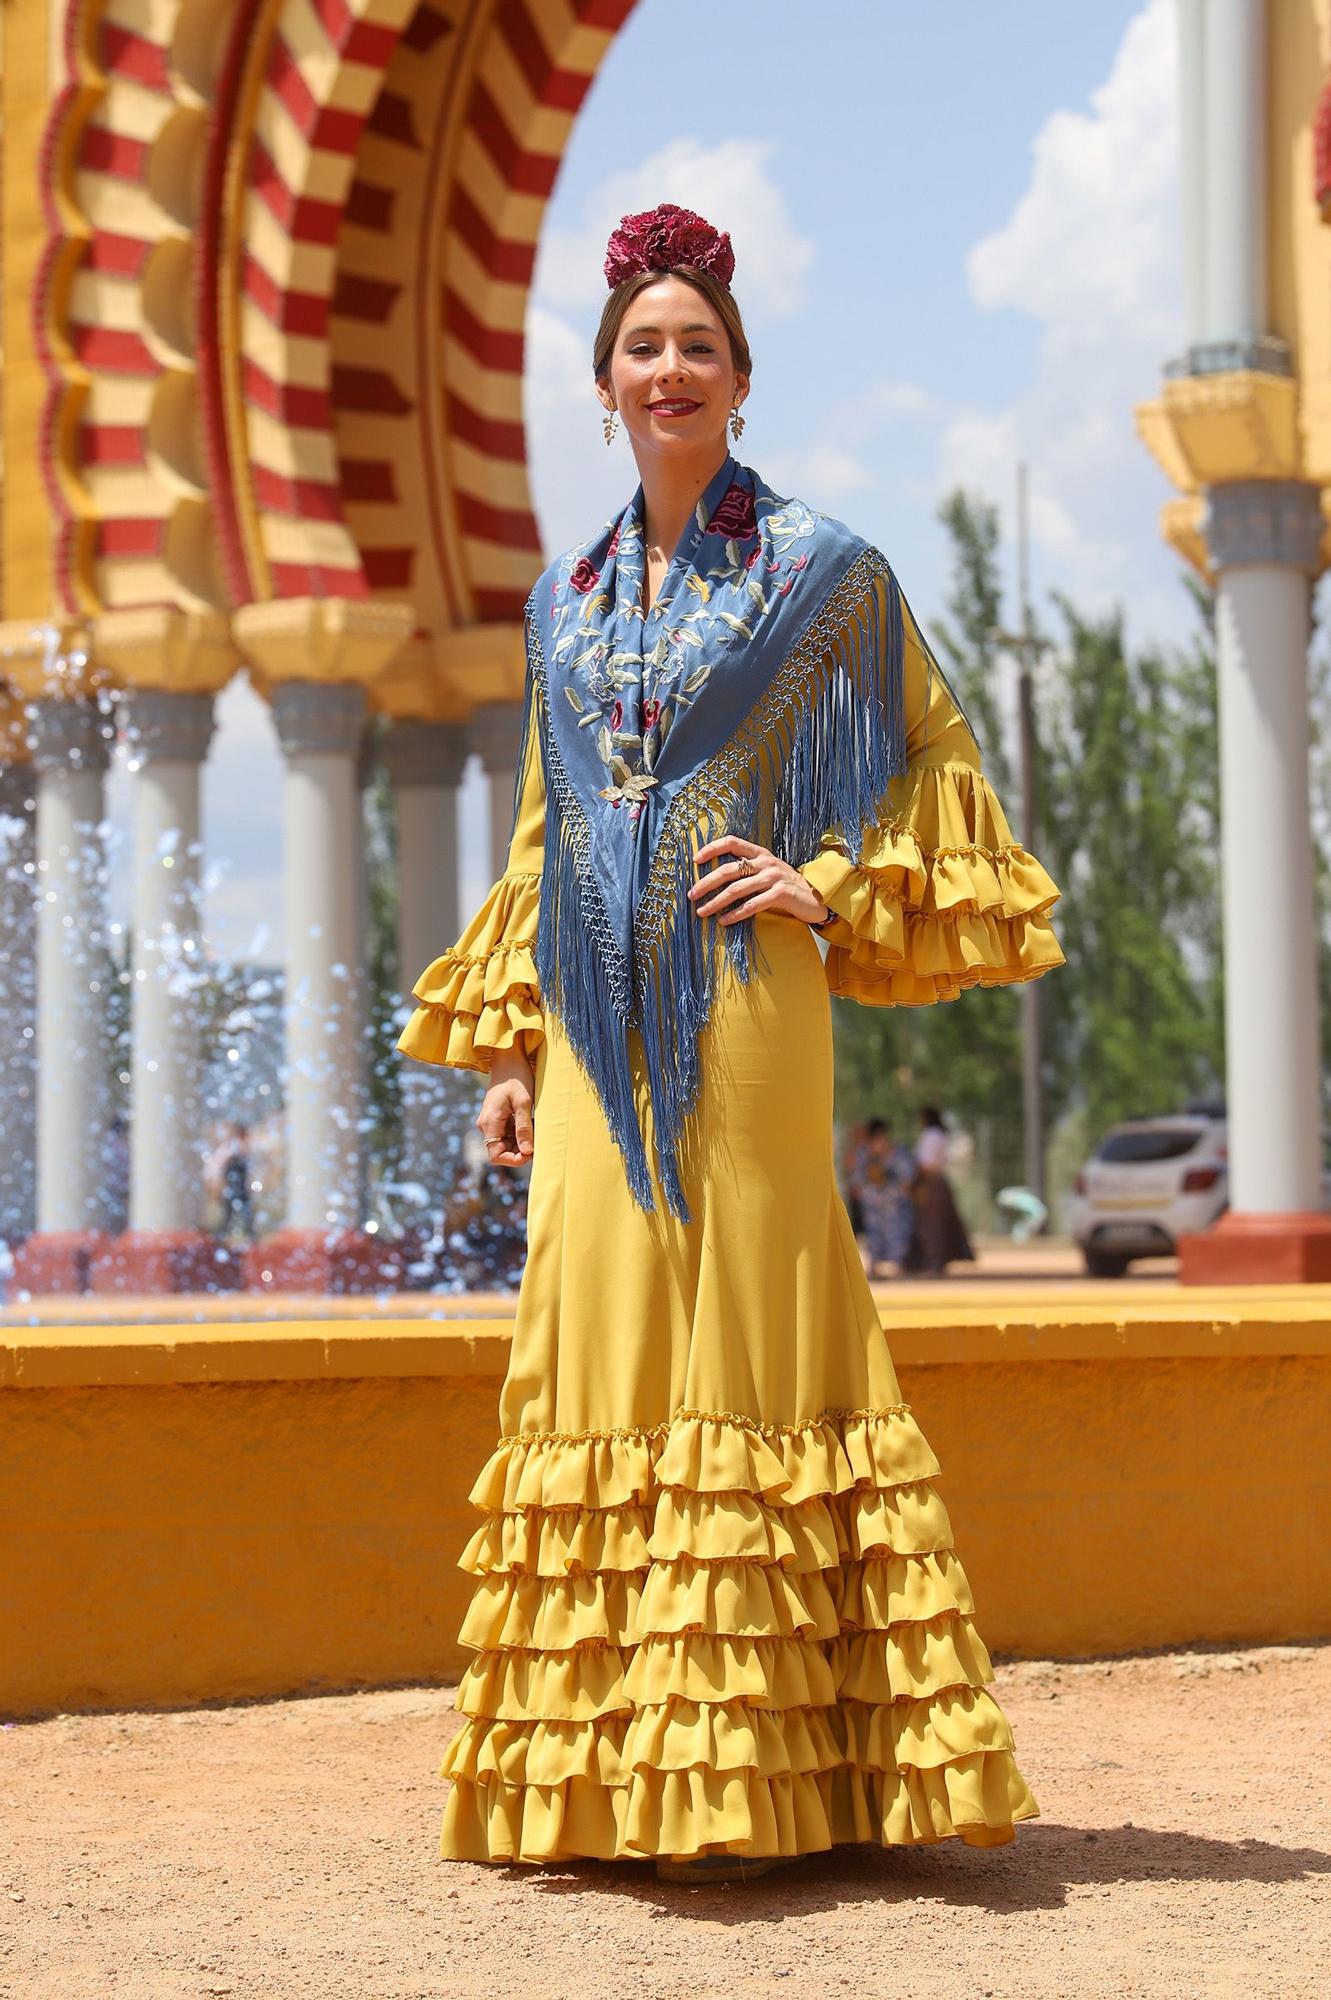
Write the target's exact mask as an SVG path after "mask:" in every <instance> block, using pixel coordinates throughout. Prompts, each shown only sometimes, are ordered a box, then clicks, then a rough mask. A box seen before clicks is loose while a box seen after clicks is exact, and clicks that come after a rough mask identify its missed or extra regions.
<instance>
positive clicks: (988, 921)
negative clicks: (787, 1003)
mask: <svg viewBox="0 0 1331 2000" xmlns="http://www.w3.org/2000/svg"><path fill="white" fill-rule="evenodd" d="M893 803H894V804H895V805H896V806H897V808H898V810H897V811H896V812H895V813H894V815H893V816H892V818H890V819H889V820H887V821H885V822H884V823H883V824H882V825H881V826H879V827H878V828H876V829H875V830H874V832H873V833H872V834H870V835H867V836H866V838H865V842H864V846H863V849H862V853H861V857H860V860H859V862H858V863H853V862H851V861H850V860H849V859H848V858H847V856H846V855H844V854H843V853H841V852H839V851H838V850H836V849H835V848H828V849H825V850H824V851H823V852H822V853H821V854H819V855H817V856H816V857H815V858H814V860H812V861H811V862H809V863H807V864H806V866H805V867H804V869H803V870H802V871H801V872H802V873H803V874H804V875H805V876H806V877H807V878H808V880H809V881H810V882H811V883H812V884H813V886H814V887H815V888H816V889H817V890H818V892H819V894H820V895H821V896H822V897H823V899H824V900H825V901H826V902H827V904H828V906H829V908H830V909H831V910H832V912H833V917H832V920H831V922H830V923H828V924H826V925H824V926H823V929H822V935H823V937H825V938H826V939H827V941H828V944H829V946H830V949H829V952H828V957H827V981H828V986H829V988H830V990H831V991H832V992H833V993H836V994H840V995H843V996H844V997H846V998H849V999H853V1000H858V1001H861V1002H862V1003H864V1004H866V1005H871V1006H873V1005H877V1006H907V1007H912V1006H915V1007H918V1006H926V1005H929V1004H930V1003H932V1002H934V1001H937V1000H952V999H955V998H956V996H957V995H958V994H959V993H963V992H965V991H966V990H967V988H969V987H971V986H1008V985H1014V984H1019V983H1021V982H1022V981H1025V980H1028V979H1038V978H1039V977H1040V975H1041V974H1042V973H1044V972H1048V971H1050V970H1051V969H1052V968H1053V967H1054V966H1057V965H1061V964H1062V963H1063V952H1062V948H1061V946H1060V945H1059V943H1058V940H1057V938H1056V937H1055V936H1054V932H1053V929H1052V926H1051V925H1050V923H1049V921H1048V918H1047V915H1046V912H1047V911H1049V910H1050V909H1051V908H1052V907H1053V905H1054V904H1055V903H1056V902H1057V901H1058V897H1059V890H1058V887H1057V885H1056V884H1055V883H1054V882H1053V881H1052V880H1051V878H1050V877H1049V875H1048V874H1047V873H1046V872H1045V870H1044V868H1043V867H1042V866H1041V864H1040V863H1039V861H1037V860H1036V858H1035V856H1034V855H1033V854H1031V853H1030V852H1029V851H1028V850H1027V849H1026V848H1024V847H1023V846H1022V845H1021V843H1020V842H1019V841H1016V840H1014V839H1013V838H1012V832H1011V829H1010V827H1009V826H1008V823H1007V820H1006V818H1005V816H1004V813H1003V809H1002V807H1001V806H1000V804H999V802H998V799H997V798H996V796H995V794H994V792H993V789H992V787H991V786H990V784H989V782H988V780H987V779H986V778H985V776H984V774H983V772H981V771H979V770H978V769H976V768H974V767H973V766H971V765H968V764H947V765H937V766H933V765H926V766H921V767H918V768H917V769H915V770H913V771H911V772H909V773H907V775H906V777H905V778H903V779H901V780H898V782H897V785H896V786H894V788H893Z"/></svg>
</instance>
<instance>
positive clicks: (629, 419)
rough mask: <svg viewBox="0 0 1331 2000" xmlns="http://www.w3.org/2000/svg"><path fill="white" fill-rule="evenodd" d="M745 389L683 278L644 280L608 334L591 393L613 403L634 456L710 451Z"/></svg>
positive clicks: (721, 332)
mask: <svg viewBox="0 0 1331 2000" xmlns="http://www.w3.org/2000/svg"><path fill="white" fill-rule="evenodd" d="M748 392H749V383H748V377H747V376H745V375H741V374H740V373H739V372H738V370H737V369H736V367H735V363H734V361H733V359H732V357H731V353H730V339H729V336H728V335H727V333H726V330H725V327H724V326H723V325H722V323H721V320H720V318H719V317H718V315H717V313H716V311H715V309H714V308H713V306H712V304H711V301H710V300H709V299H707V298H705V297H704V295H703V294H702V293H701V292H700V291H698V290H696V289H695V287H694V286H692V285H690V284H687V283H686V282H685V280H684V279H683V278H670V277H667V278H662V279H661V280H660V281H659V282H658V283H656V284H652V285H644V287H643V289H642V290H641V291H640V292H639V293H638V294H637V296H636V298H634V299H633V301H632V303H631V304H630V306H629V308H628V311H627V312H626V313H625V315H624V319H623V323H622V325H621V326H620V329H619V332H618V334H617V336H616V338H615V346H614V352H613V353H612V354H611V357H610V373H609V377H608V378H607V379H604V380H601V381H598V382H597V384H596V393H597V395H598V396H599V397H600V399H601V401H602V403H604V405H605V407H606V409H607V410H613V409H617V410H618V411H619V414H620V418H621V421H622V422H623V425H624V428H625V430H626V431H627V432H628V435H629V443H630V444H631V445H632V447H633V452H634V456H635V457H636V458H637V459H638V461H639V463H641V462H642V460H643V458H644V455H646V456H661V457H667V456H668V457H681V458H691V457H694V456H699V457H707V458H710V457H715V456H716V455H717V454H718V452H719V451H720V450H721V449H722V448H723V447H724V444H725V434H726V422H727V419H728V418H729V416H730V412H731V410H732V409H733V408H734V407H735V405H736V404H737V403H742V402H743V400H744V398H745V396H747V394H748Z"/></svg>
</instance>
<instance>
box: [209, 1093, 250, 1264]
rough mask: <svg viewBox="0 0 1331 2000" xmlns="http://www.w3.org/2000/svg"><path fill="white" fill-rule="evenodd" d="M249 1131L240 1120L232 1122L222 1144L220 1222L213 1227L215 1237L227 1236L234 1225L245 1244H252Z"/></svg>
mask: <svg viewBox="0 0 1331 2000" xmlns="http://www.w3.org/2000/svg"><path fill="white" fill-rule="evenodd" d="M249 1139H250V1128H249V1126H248V1125H246V1124H245V1123H244V1121H243V1120H242V1119H239V1118H237V1119H235V1120H233V1122H232V1125H231V1130H230V1134H229V1136H228V1138H227V1139H226V1140H224V1141H223V1144H222V1149H221V1150H222V1185H221V1194H220V1199H221V1204H222V1213H221V1218H220V1220H219V1221H218V1224H217V1234H218V1235H219V1237H227V1236H229V1235H230V1234H231V1231H232V1228H233V1226H234V1225H235V1224H236V1223H237V1222H238V1223H239V1224H240V1227H241V1230H242V1231H243V1233H244V1236H245V1240H246V1241H247V1242H248V1243H253V1241H254V1237H255V1228H254V1200H253V1196H252V1194H251V1192H250V1149H249Z"/></svg>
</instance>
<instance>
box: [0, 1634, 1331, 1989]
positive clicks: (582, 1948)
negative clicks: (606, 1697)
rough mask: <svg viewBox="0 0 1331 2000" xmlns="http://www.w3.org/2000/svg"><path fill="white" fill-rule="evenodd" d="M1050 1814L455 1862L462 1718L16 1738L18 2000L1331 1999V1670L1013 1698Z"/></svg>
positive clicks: (48, 1726) (11, 1968) (1311, 1662)
mask: <svg viewBox="0 0 1331 2000" xmlns="http://www.w3.org/2000/svg"><path fill="white" fill-rule="evenodd" d="M998 1693H999V1695H1000V1698H1001V1699H1002V1700H1003V1702H1004V1705H1005V1706H1006V1708H1007V1710H1008V1712H1009V1714H1010V1716H1011V1717H1012V1721H1013V1724H1014V1727H1015V1728H1016V1731H1017V1740H1018V1748H1019V1753H1020V1756H1021V1761H1022V1764H1023V1768H1024V1769H1025V1770H1026V1772H1027V1775H1028V1777H1029V1778H1030V1780H1031V1783H1032V1785H1033V1787H1034V1789H1035V1791H1036V1794H1037V1796H1038V1797H1039V1798H1040V1801H1041V1804H1042V1806H1043V1809H1044V1817H1043V1818H1042V1819H1040V1820H1038V1821H1036V1822H1034V1823H1032V1824H1030V1825H1028V1826H1026V1827H1024V1828H1022V1829H1021V1830H1020V1832H1019V1834H1018V1838H1017V1841H1016V1843H1015V1844H1014V1845H1013V1846H1011V1847H1008V1848H1002V1849H998V1850H992V1851H989V1852H984V1851H981V1850H976V1849H968V1848H965V1847H963V1846H961V1845H960V1844H959V1843H957V1842H955V1841H950V1842H947V1843H945V1844H944V1845H942V1846H940V1847H936V1848H932V1849H927V1850H915V1851H911V1852H905V1851H901V1850H897V1851H895V1852H891V1853H886V1854H883V1853H879V1852H878V1851H876V1850H871V1849H867V1848H853V1849H841V1850H839V1851H837V1852H836V1853H834V1854H831V1855H823V1856H818V1857H811V1858H808V1859H805V1860H801V1861H799V1862H797V1863H795V1864H794V1865H793V1866H792V1867H790V1868H788V1869H785V1870H782V1871H779V1872H778V1873H777V1874H776V1875H774V1876H772V1877H769V1878H767V1879H765V1880H762V1881H758V1882H753V1883H749V1884H745V1885H738V1884H734V1885H722V1884H714V1885H712V1886H711V1887H707V1888H693V1887H688V1888H677V1887H664V1886H662V1885H660V1884H658V1883H657V1881H656V1879H655V1875H654V1873H653V1872H652V1871H651V1869H650V1867H649V1866H648V1865H647V1864H637V1863H629V1864H617V1865H605V1864H599V1863H593V1862H584V1863H577V1864H570V1865H568V1866H567V1867H561V1868H558V1869H548V1870H547V1869H515V1868H487V1867H479V1866H473V1865H470V1864H458V1863H447V1864H445V1863H441V1862H440V1861H439V1860H438V1859H437V1856H436V1840H437V1824H438V1812H439V1806H440V1802H441V1799H442V1797H443V1791H444V1787H443V1784H442V1781H441V1780H440V1779H439V1778H438V1777H437V1776H436V1775H435V1772H436V1767H437V1763H438V1753H439V1750H440V1747H441V1745H442V1743H443V1741H444V1738H445V1736H446V1735H447V1734H448V1733H449V1732H450V1730H451V1728H452V1727H453V1718H452V1717H451V1715H450V1713H449V1708H450V1694H449V1691H448V1690H447V1689H440V1688H407V1689H393V1690H389V1691H383V1692H376V1693H369V1694H346V1695H320V1696H310V1697H305V1698H302V1699H297V1700H289V1701H273V1702H262V1703H253V1704H247V1705H244V1706H238V1707H228V1708H215V1709H202V1710H190V1711H187V1712H182V1713H171V1714H142V1713H132V1714H119V1715H101V1716H58V1717H54V1718H52V1719H49V1720H46V1721H42V1722H37V1723H27V1724H18V1725H10V1726H8V1727H7V1728H6V1729H5V1730H4V1731H3V1733H0V1801H2V1802H3V1805H4V1807H5V1811H4V1814H3V1830H2V1832H0V1842H2V1843H3V1844H2V1845H0V1994H3V1995H4V1996H6V2000H9V1996H21V2000H107V1996H114V2000H195V1996H214V1995H216V1996H221V1995H235V1996H238V2000H442V1996H468V2000H470V1996H476V2000H510V1996H515V1997H516V1996H521V1997H522V2000H550V1996H554V1995H558V1996H561V2000H563V1996H565V1995H567V1994H569V1993H571V1992H573V1993H580V1992H582V1991H584V1990H585V1991H588V1992H590V1993H593V1994H596V1995H600V1996H604V2000H730V1997H731V1996H734V2000H756V1996H762V2000H767V1996H769V1995H778V1996H780V2000H797V1996H799V2000H825V1996H828V1995H833V1996H835V1995H836V1994H838V1993H842V1992H845V1993H853V1994H856V1995H861V1996H879V1995H881V1996H893V2000H895V1996H898V1995H902V1996H904V1995H912V1996H914V1995H921V1994H923V1995H929V1996H931V2000H952V1996H954V1995H955V1996H958V2000H961V1996H965V2000H972V1996H974V2000H989V1996H992V2000H1068V1996H1083V1995H1086V1996H1096V1997H1097V2000H1098V1996H1104V1997H1105V2000H1110V1996H1112V2000H1136V1996H1151V2000H1155V1996H1160V2000H1191V1996H1193V1995H1199V1996H1208V2000H1209V1996H1211V1995H1217V1994H1223V1995H1230V1994H1233V1995H1239V1994H1242V1995H1245V1996H1250V1995H1267V1994H1269V1995H1276V1994H1280V1995H1282V1996H1298V1995H1304V1994H1309V1995H1311V1994H1318V1995H1323V1994H1326V1993H1327V1992H1328V1990H1331V1974H1328V1970H1327V1965H1328V1957H1329V1955H1331V1807H1329V1806H1328V1797H1327V1791H1326V1751H1327V1723H1326V1717H1327V1713H1328V1710H1329V1709H1331V1645H1322V1646H1282V1647H1270V1648H1264V1649H1252V1650H1245V1651H1242V1652H1215V1651H1210V1652H1207V1651H1202V1652H1195V1653H1181V1654H1154V1655H1147V1656H1141V1657H1135V1658H1129V1659H1124V1660H1116V1661H1112V1662H1109V1661H1092V1662H1077V1663H1072V1664H1066V1663H1063V1664H1059V1663H1053V1664H1050V1663H1045V1662H1024V1663H1017V1664H1010V1665H1007V1666H1006V1667H1003V1668H1001V1669H1000V1679H999V1683H998Z"/></svg>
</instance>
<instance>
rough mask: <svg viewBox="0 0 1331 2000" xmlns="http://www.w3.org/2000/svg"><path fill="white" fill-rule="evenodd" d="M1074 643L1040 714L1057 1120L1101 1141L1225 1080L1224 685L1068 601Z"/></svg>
mask: <svg viewBox="0 0 1331 2000" xmlns="http://www.w3.org/2000/svg"><path fill="white" fill-rule="evenodd" d="M1056 602H1057V604H1058V609H1059V613H1060V616H1061V618H1062V621H1063V625H1064V634H1065V636H1064V642H1063V644H1062V645H1061V647H1060V648H1059V652H1058V656H1057V659H1056V662H1054V663H1052V664H1051V666H1050V667H1047V668H1046V670H1045V684H1044V688H1043V691H1042V701H1041V732H1040V791H1041V799H1042V821H1043V828H1042V833H1043V843H1044V847H1045V853H1044V856H1043V857H1042V858H1043V859H1044V860H1045V862H1046V865H1047V866H1048V868H1049V870H1050V873H1051V874H1052V875H1053V877H1054V879H1055V881H1057V882H1058V883H1059V886H1060V888H1061V889H1062V891H1063V900H1062V902H1061V903H1060V904H1059V906H1058V911H1057V915H1056V922H1057V926H1058V931H1059V936H1060V939H1061V941H1062V944H1063V949H1064V951H1065V953H1066V954H1067V960H1068V962H1067V965H1066V966H1065V967H1064V968H1063V969H1062V970H1061V971H1059V972H1058V973H1057V974H1056V975H1055V977H1054V978H1053V979H1052V980H1050V981H1049V984H1048V991H1047V995H1046V999H1047V1014H1046V1020H1047V1024H1048V1034H1047V1048H1048V1053H1049V1063H1050V1073H1051V1082H1052V1085H1053V1106H1054V1108H1056V1109H1057V1108H1064V1109H1067V1108H1072V1107H1081V1108H1083V1109H1084V1112H1085V1115H1086V1121H1087V1124H1088V1126H1089V1128H1090V1130H1091V1132H1092V1133H1095V1132H1098V1131H1099V1130H1101V1129H1102V1128H1103V1127H1104V1126H1105V1125H1107V1124H1110V1123H1112V1122H1113V1121H1114V1120H1115V1119H1119V1118H1123V1117H1127V1116H1131V1115H1138V1116H1142V1115H1147V1114H1150V1113H1154V1112H1160V1111H1168V1110H1171V1109H1173V1108H1174V1107H1175V1106H1177V1104H1178V1103H1179V1101H1180V1099H1181V1098H1183V1097H1186V1096H1187V1095H1189V1094H1190V1093H1194V1092H1198V1091H1203V1090H1206V1091H1214V1090H1215V1089H1216V1088H1217V1086H1218V1082H1219V1078H1220V1075H1221V1072H1222V1062H1221V1042H1220V1036H1219V1019H1218V1006H1217V1002H1218V995H1219V990H1220V989H1219V974H1218V951H1217V943H1218V933H1217V914H1216V900H1217V881H1216V859H1215V839H1216V822H1217V811H1216V774H1215V773H1216V733H1215V691H1214V690H1215V673H1214V662H1213V659H1212V655H1211V649H1210V646H1209V643H1208V641H1207V638H1206V637H1205V635H1203V637H1201V638H1199V639H1198V640H1197V641H1196V642H1195V643H1194V645H1193V647H1192V648H1191V649H1189V650H1188V651H1185V652H1183V653H1177V652H1175V653H1171V652H1166V651H1164V650H1162V649H1159V648H1147V649H1146V650H1145V651H1143V652H1140V653H1137V654H1133V653H1130V652H1129V649H1128V647H1127V645H1126V643H1125V639H1124V632H1123V618H1122V613H1121V612H1118V611H1115V612H1111V613H1108V614H1106V615H1104V616H1101V617H1086V616H1084V615H1083V614H1082V613H1080V612H1079V611H1078V610H1077V609H1076V607H1075V606H1074V605H1072V604H1071V603H1070V602H1069V601H1068V600H1067V599H1066V598H1065V597H1060V598H1059V599H1057V600H1056Z"/></svg>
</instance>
